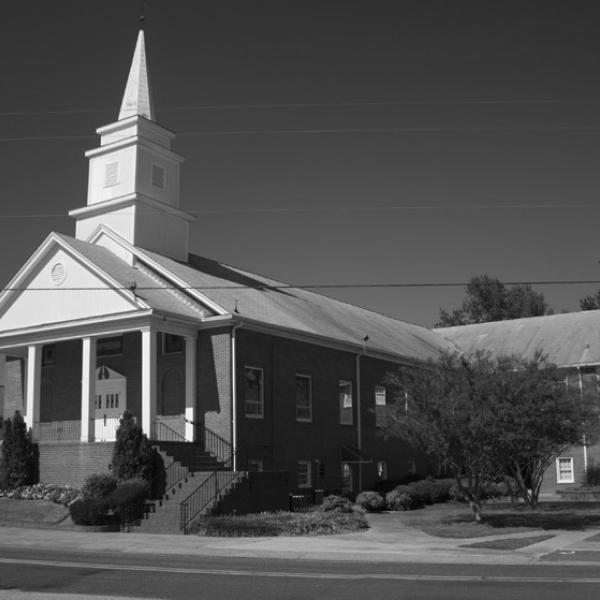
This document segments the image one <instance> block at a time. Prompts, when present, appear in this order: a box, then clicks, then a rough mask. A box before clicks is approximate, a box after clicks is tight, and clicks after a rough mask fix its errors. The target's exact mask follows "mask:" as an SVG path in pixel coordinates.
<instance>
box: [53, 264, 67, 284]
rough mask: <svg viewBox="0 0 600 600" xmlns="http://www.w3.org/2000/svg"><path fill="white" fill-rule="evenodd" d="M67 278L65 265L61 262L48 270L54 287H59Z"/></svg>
mask: <svg viewBox="0 0 600 600" xmlns="http://www.w3.org/2000/svg"><path fill="white" fill-rule="evenodd" d="M66 276H67V273H66V270H65V265H63V263H61V262H57V263H55V264H54V265H53V266H52V269H50V279H51V280H52V283H53V284H54V285H60V284H61V283H62V282H63V281H64V280H65V277H66Z"/></svg>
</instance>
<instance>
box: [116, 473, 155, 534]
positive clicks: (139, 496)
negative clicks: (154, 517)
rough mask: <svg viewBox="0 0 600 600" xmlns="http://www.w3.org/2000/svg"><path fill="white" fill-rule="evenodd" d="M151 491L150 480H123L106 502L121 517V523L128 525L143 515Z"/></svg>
mask: <svg viewBox="0 0 600 600" xmlns="http://www.w3.org/2000/svg"><path fill="white" fill-rule="evenodd" d="M149 491H150V490H149V487H148V482H147V481H145V480H144V479H140V478H137V479H129V480H127V481H121V482H119V484H118V485H117V486H116V488H115V489H114V490H113V492H112V493H111V494H110V496H108V498H107V499H106V502H107V504H108V506H109V507H110V508H111V509H112V510H113V511H114V513H115V514H116V515H117V516H118V517H119V521H120V522H121V524H122V525H128V524H130V523H133V522H135V521H137V520H138V519H141V518H142V517H143V515H144V504H145V502H146V498H147V497H148V495H149Z"/></svg>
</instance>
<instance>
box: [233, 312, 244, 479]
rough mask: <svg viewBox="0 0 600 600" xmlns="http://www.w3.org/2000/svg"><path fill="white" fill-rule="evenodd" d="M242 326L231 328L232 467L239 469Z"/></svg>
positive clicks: (235, 323)
mask: <svg viewBox="0 0 600 600" xmlns="http://www.w3.org/2000/svg"><path fill="white" fill-rule="evenodd" d="M241 327H242V323H240V322H235V321H234V325H233V327H232V328H231V469H232V470H233V471H236V470H237V450H238V434H237V409H238V407H237V381H236V374H237V349H236V331H237V330H238V329H240V328H241Z"/></svg>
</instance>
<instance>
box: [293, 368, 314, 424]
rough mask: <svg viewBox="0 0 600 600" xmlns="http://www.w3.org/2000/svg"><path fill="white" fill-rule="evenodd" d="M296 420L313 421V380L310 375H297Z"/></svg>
mask: <svg viewBox="0 0 600 600" xmlns="http://www.w3.org/2000/svg"><path fill="white" fill-rule="evenodd" d="M296 420H297V421H306V422H308V421H312V380H311V377H310V375H296Z"/></svg>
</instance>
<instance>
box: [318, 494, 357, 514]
mask: <svg viewBox="0 0 600 600" xmlns="http://www.w3.org/2000/svg"><path fill="white" fill-rule="evenodd" d="M319 510H321V511H324V512H328V511H332V510H336V511H338V512H345V513H350V512H352V502H350V500H348V498H345V497H344V496H335V495H334V494H331V495H330V496H326V497H325V498H323V503H322V504H321V505H320V506H319Z"/></svg>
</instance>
